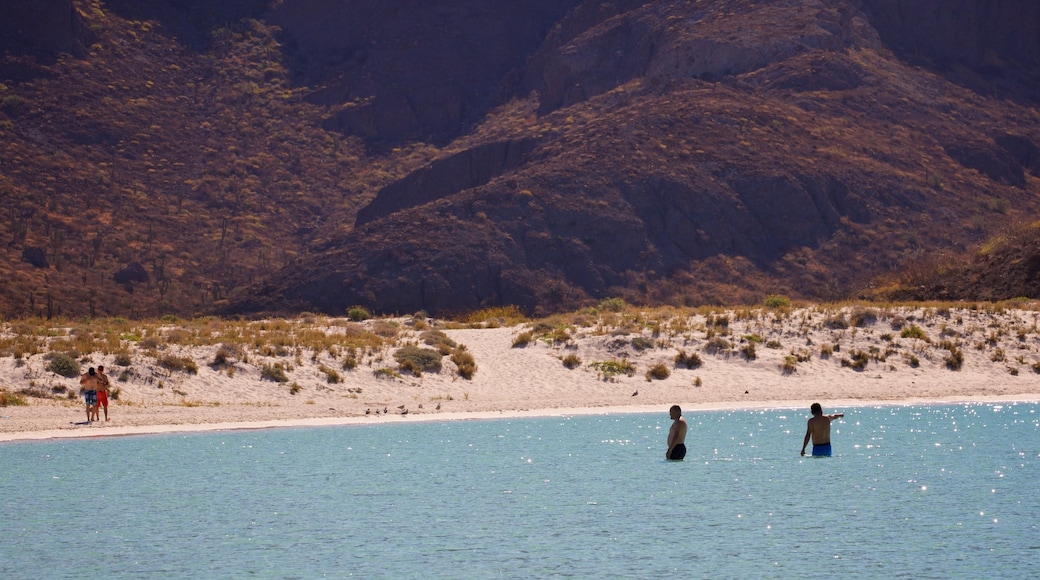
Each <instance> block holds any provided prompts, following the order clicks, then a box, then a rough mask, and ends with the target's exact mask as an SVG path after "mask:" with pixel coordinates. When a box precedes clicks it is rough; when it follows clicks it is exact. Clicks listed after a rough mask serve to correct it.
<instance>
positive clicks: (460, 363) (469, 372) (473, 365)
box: [451, 344, 477, 379]
mask: <svg viewBox="0 0 1040 580" xmlns="http://www.w3.org/2000/svg"><path fill="white" fill-rule="evenodd" d="M451 362H453V363H455V366H456V367H458V372H459V376H460V377H462V378H464V379H472V378H473V375H475V374H477V361H476V360H474V359H473V355H472V354H470V352H469V351H468V350H466V345H464V344H460V345H459V346H458V347H457V348H456V349H455V351H454V352H452V353H451Z"/></svg>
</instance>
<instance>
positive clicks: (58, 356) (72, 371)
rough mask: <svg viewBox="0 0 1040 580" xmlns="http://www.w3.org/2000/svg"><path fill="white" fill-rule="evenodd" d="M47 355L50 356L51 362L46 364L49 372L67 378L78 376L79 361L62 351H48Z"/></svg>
mask: <svg viewBox="0 0 1040 580" xmlns="http://www.w3.org/2000/svg"><path fill="white" fill-rule="evenodd" d="M48 356H50V358H51V362H50V363H49V364H48V365H47V370H49V371H50V372H52V373H54V374H56V375H61V376H63V377H65V378H67V379H73V378H76V377H78V376H79V363H78V362H76V360H75V359H74V358H72V357H71V356H69V355H67V354H65V353H62V352H54V353H50V354H49V355H48Z"/></svg>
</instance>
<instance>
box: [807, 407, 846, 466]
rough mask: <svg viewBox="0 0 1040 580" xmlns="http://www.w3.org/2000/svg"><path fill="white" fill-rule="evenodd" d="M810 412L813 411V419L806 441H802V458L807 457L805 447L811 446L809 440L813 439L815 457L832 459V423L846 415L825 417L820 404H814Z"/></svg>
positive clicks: (808, 427) (809, 422)
mask: <svg viewBox="0 0 1040 580" xmlns="http://www.w3.org/2000/svg"><path fill="white" fill-rule="evenodd" d="M809 410H810V411H812V417H810V418H809V421H808V424H807V425H806V427H805V440H804V441H802V456H803V457H804V456H805V446H806V445H808V444H809V439H810V438H811V439H812V443H813V445H812V454H813V457H830V456H831V421H833V420H835V419H840V418H842V417H844V416H845V413H838V414H837V415H824V414H823V407H821V406H820V404H819V403H813V404H812V407H810V408H809Z"/></svg>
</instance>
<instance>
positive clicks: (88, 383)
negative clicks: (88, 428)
mask: <svg viewBox="0 0 1040 580" xmlns="http://www.w3.org/2000/svg"><path fill="white" fill-rule="evenodd" d="M79 386H80V388H82V389H83V399H84V401H85V402H86V403H87V422H88V423H89V422H91V421H93V420H94V418H95V416H96V415H97V389H98V376H97V373H96V372H95V371H94V367H90V368H89V369H87V374H85V375H80V377H79Z"/></svg>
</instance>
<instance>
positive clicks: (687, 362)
mask: <svg viewBox="0 0 1040 580" xmlns="http://www.w3.org/2000/svg"><path fill="white" fill-rule="evenodd" d="M702 364H704V361H702V360H701V356H700V355H699V354H697V353H695V352H694V353H690V354H686V351H685V350H680V351H679V354H677V355H675V366H677V367H686V368H688V369H695V368H698V367H700V366H701V365H702Z"/></svg>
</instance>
